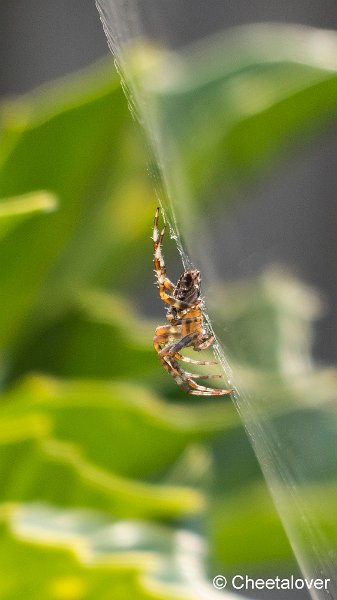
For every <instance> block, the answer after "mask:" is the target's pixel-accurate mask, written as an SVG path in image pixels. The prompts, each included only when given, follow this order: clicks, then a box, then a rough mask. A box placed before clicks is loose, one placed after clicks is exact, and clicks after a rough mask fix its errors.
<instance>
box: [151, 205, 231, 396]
mask: <svg viewBox="0 0 337 600" xmlns="http://www.w3.org/2000/svg"><path fill="white" fill-rule="evenodd" d="M158 218H159V208H157V210H156V213H155V217H154V224H153V238H152V239H153V262H154V271H155V274H156V282H157V287H158V289H159V295H160V297H161V299H162V300H163V301H164V302H165V303H166V304H168V309H167V314H166V318H167V320H168V321H169V324H168V325H162V326H159V327H157V329H156V335H155V337H154V340H153V345H154V348H155V350H156V352H157V354H158V357H159V360H160V362H161V364H162V365H163V367H164V369H166V371H167V372H168V373H170V375H171V376H172V377H173V379H174V380H175V381H176V383H177V384H178V385H179V387H181V388H182V389H183V390H184V391H185V392H187V393H188V394H192V395H196V396H224V395H227V394H230V393H231V392H232V390H228V389H224V390H220V389H214V388H209V387H205V386H203V385H199V384H197V383H196V382H195V381H194V380H195V379H197V378H201V379H218V378H220V377H221V375H199V374H195V373H189V372H187V371H185V370H184V369H183V368H182V367H181V365H180V363H181V362H185V363H191V364H195V365H214V364H217V362H216V361H205V360H194V359H192V358H188V357H187V356H183V354H181V350H183V349H184V348H189V347H191V348H193V350H195V351H197V352H199V351H201V350H205V349H206V348H208V347H210V346H211V345H212V344H213V343H214V341H215V340H214V336H213V335H211V336H209V335H207V333H206V330H205V327H204V318H203V313H202V298H201V297H200V273H199V271H196V270H190V271H184V273H182V275H181V276H180V277H179V279H178V281H177V284H176V285H174V284H173V283H172V281H170V279H168V277H167V274H166V267H165V262H164V257H163V255H162V251H161V246H162V242H163V238H164V234H165V226H164V227H163V229H162V230H161V231H160V230H159V228H158Z"/></svg>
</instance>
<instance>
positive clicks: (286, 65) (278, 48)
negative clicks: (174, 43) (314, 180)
mask: <svg viewBox="0 0 337 600" xmlns="http://www.w3.org/2000/svg"><path fill="white" fill-rule="evenodd" d="M327 49H328V51H327ZM131 50H132V49H131ZM336 54H337V34H336V33H335V32H332V31H322V30H316V29H310V28H305V27H303V26H296V25H282V24H267V25H264V24H261V25H248V26H241V27H238V28H236V29H233V30H232V31H229V32H228V31H227V32H225V33H221V34H219V35H217V36H214V37H213V38H207V39H206V40H205V41H201V42H199V44H195V45H192V46H191V47H189V48H186V49H183V50H180V52H179V54H176V55H175V54H174V53H172V52H170V53H168V54H165V53H164V52H162V53H160V52H159V51H158V52H157V55H156V60H154V59H153V48H150V49H148V48H146V47H143V48H139V47H135V48H134V56H133V57H132V60H131V67H132V68H133V69H135V70H136V73H137V69H138V78H139V80H140V81H141V83H142V85H143V87H144V89H145V93H147V95H148V98H147V103H148V104H149V103H150V110H152V111H153V114H154V117H155V124H156V128H157V129H158V131H156V140H157V141H158V144H159V145H160V148H159V149H158V150H159V152H160V156H161V157H162V158H161V160H162V164H163V165H164V168H165V166H166V165H167V166H168V169H169V170H170V172H169V173H167V174H166V179H167V181H168V182H169V185H170V186H171V189H170V194H171V195H172V197H174V198H175V200H176V201H177V202H180V201H181V203H183V204H185V202H186V192H187V190H188V192H189V194H190V195H191V197H192V198H193V197H194V198H195V199H198V200H199V201H200V200H201V201H205V200H206V201H208V200H209V199H210V198H211V199H212V198H219V196H220V195H219V188H220V189H221V197H222V199H223V198H224V197H225V198H226V197H228V192H229V191H233V189H237V188H238V187H239V186H241V185H242V184H243V183H245V182H247V181H248V180H249V179H250V178H251V177H252V176H257V175H260V176H261V175H264V174H265V173H266V171H269V170H270V168H271V166H272V165H274V163H275V159H277V158H279V157H280V156H281V155H285V154H286V155H287V156H289V153H290V152H291V151H293V149H294V148H295V147H296V146H297V145H298V144H299V142H300V141H302V140H303V139H306V138H307V137H308V136H312V135H313V134H314V133H315V134H317V132H319V131H320V130H321V129H322V127H324V126H325V125H326V124H328V123H329V121H330V120H331V119H334V118H335V117H336V113H337V64H336V60H335V56H336ZM140 65H141V66H140ZM147 108H148V107H146V110H147ZM171 153H174V156H172V155H171ZM177 157H178V158H177ZM226 192H227V195H226ZM194 210H195V207H194Z"/></svg>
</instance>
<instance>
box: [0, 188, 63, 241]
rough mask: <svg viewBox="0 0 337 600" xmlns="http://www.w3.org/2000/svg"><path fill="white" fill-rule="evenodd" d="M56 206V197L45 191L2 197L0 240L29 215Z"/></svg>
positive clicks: (46, 210)
mask: <svg viewBox="0 0 337 600" xmlns="http://www.w3.org/2000/svg"><path fill="white" fill-rule="evenodd" d="M56 207H57V200H56V197H55V196H54V195H53V194H50V193H48V192H43V191H41V192H33V193H31V194H24V195H23V196H18V197H16V198H6V199H2V200H1V203H0V241H1V238H3V237H5V235H7V234H8V233H10V232H11V230H12V229H14V228H15V227H17V226H18V225H20V223H22V222H23V221H25V220H26V219H28V218H29V217H31V216H34V215H35V214H39V213H49V212H51V211H53V210H55V208H56Z"/></svg>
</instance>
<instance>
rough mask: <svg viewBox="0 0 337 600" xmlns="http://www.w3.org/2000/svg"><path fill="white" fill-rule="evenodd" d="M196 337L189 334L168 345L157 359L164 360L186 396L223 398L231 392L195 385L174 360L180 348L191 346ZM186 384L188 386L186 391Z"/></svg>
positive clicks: (193, 334) (194, 334) (195, 334)
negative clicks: (185, 392)
mask: <svg viewBox="0 0 337 600" xmlns="http://www.w3.org/2000/svg"><path fill="white" fill-rule="evenodd" d="M197 336H198V334H197V333H190V334H189V335H186V336H185V337H183V338H182V339H181V340H179V341H177V342H176V343H175V344H171V345H168V346H166V347H164V348H163V349H162V350H160V352H159V357H160V359H164V361H165V362H166V364H167V366H166V365H164V366H165V368H166V370H167V371H169V373H171V375H172V377H173V378H174V379H175V381H176V382H177V384H178V385H179V386H180V387H182V388H183V389H184V390H185V391H187V393H188V394H194V395H198V396H223V395H225V394H230V393H231V391H232V390H218V389H212V388H207V387H205V386H203V385H199V384H197V383H195V381H193V379H192V378H191V376H190V374H189V373H185V372H184V371H183V369H181V368H180V366H179V364H178V361H177V360H176V359H175V354H176V353H177V352H179V350H180V349H181V348H186V347H188V346H190V345H192V344H193V340H195V338H196V337H197ZM162 364H164V363H162ZM186 384H187V386H188V387H187V389H186Z"/></svg>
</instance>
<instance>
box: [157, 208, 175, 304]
mask: <svg viewBox="0 0 337 600" xmlns="http://www.w3.org/2000/svg"><path fill="white" fill-rule="evenodd" d="M158 216H159V207H158V208H157V210H156V214H155V216H154V223H153V236H152V239H153V262H154V268H155V273H156V277H157V282H158V285H159V286H160V285H162V286H163V287H164V288H165V289H167V290H169V291H170V292H174V285H173V283H172V281H170V280H169V278H168V277H167V275H166V267H165V261H164V257H163V255H162V252H161V244H162V241H163V238H164V234H165V229H166V225H164V227H163V229H162V230H161V232H159V229H158Z"/></svg>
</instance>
